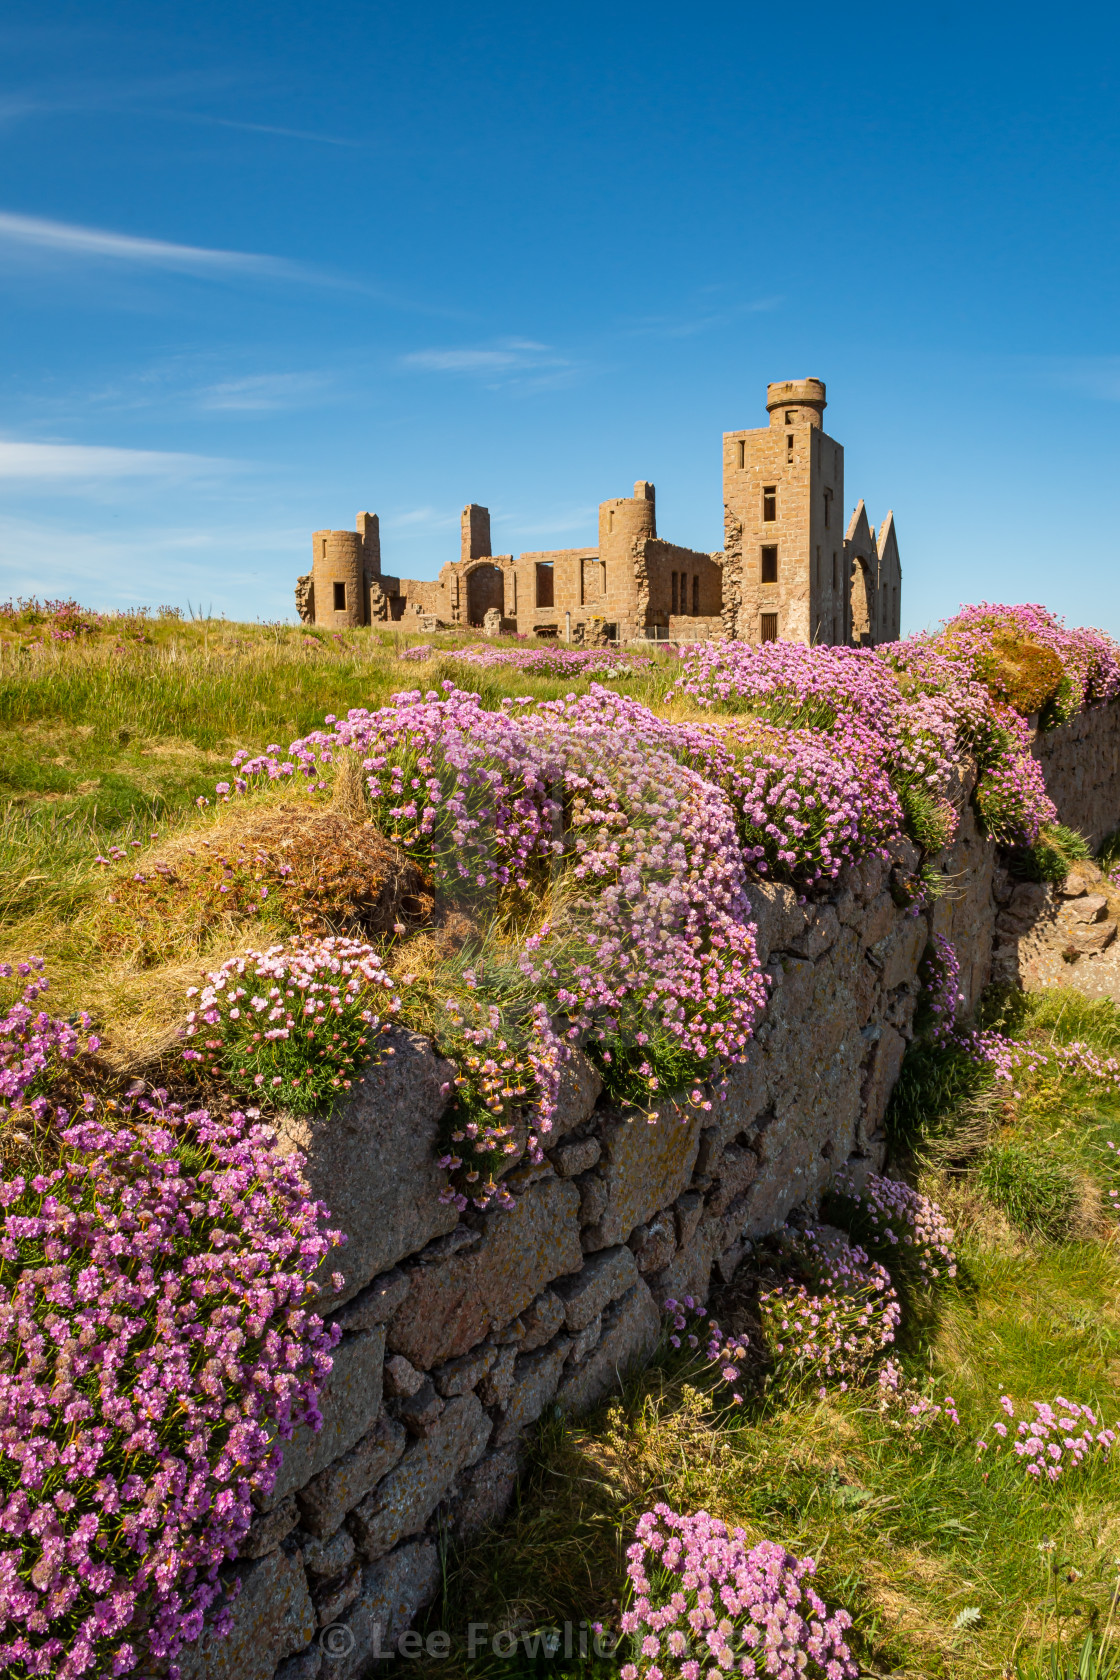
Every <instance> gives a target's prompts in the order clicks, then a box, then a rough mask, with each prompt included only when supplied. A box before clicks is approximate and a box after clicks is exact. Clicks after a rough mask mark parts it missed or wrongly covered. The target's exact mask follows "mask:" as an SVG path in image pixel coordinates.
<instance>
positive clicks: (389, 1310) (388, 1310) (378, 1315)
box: [330, 1266, 408, 1331]
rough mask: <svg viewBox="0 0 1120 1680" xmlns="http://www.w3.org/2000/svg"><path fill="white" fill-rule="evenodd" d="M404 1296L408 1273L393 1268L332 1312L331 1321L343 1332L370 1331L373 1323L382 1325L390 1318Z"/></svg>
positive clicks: (398, 1268)
mask: <svg viewBox="0 0 1120 1680" xmlns="http://www.w3.org/2000/svg"><path fill="white" fill-rule="evenodd" d="M407 1294H408V1274H407V1272H402V1271H401V1269H400V1267H399V1266H394V1267H393V1270H392V1271H391V1272H382V1274H381V1276H380V1277H375V1278H374V1280H373V1282H372V1283H371V1284H368V1285H367V1286H366V1288H365V1289H363V1290H361V1291H360V1292H359V1293H358V1294H357V1295H355V1296H354V1298H353V1300H351V1301H347V1303H346V1305H345V1306H344V1307H340V1308H339V1310H338V1312H336V1313H332V1314H331V1319H330V1321H331V1323H332V1324H337V1325H338V1326H339V1328H340V1329H341V1330H343V1331H350V1330H372V1329H373V1327H374V1325H375V1324H385V1323H387V1322H388V1320H389V1319H390V1318H392V1316H393V1314H394V1313H395V1312H396V1310H397V1308H398V1307H399V1306H400V1304H401V1302H402V1301H403V1300H404V1298H405V1296H406V1295H407Z"/></svg>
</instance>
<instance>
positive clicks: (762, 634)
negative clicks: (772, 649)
mask: <svg viewBox="0 0 1120 1680" xmlns="http://www.w3.org/2000/svg"><path fill="white" fill-rule="evenodd" d="M758 622H759V634H758V639H759V641H760V642H776V641H777V639H778V615H777V613H762V614H761V615H760V617H759V621H758Z"/></svg>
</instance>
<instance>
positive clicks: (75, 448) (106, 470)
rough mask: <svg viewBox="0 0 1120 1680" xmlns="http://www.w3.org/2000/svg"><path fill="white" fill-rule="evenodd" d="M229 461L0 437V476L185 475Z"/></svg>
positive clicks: (29, 478)
mask: <svg viewBox="0 0 1120 1680" xmlns="http://www.w3.org/2000/svg"><path fill="white" fill-rule="evenodd" d="M233 465H234V463H233V462H230V461H223V460H218V459H215V458H214V457H211V456H207V455H186V454H176V453H174V452H171V451H165V450H157V449H109V448H103V447H100V446H98V445H93V444H84V443H21V442H15V441H7V442H5V441H4V440H3V439H0V480H9V481H11V480H23V481H25V482H28V481H40V482H41V481H43V480H51V481H54V482H58V481H60V480H63V481H65V480H73V481H79V480H85V481H87V482H88V481H94V480H104V479H120V478H152V477H157V478H180V479H181V478H189V477H194V476H196V475H199V474H208V473H213V472H215V471H218V470H227V469H229V468H230V467H232V466H233Z"/></svg>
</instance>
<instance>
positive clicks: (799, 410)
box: [766, 379, 827, 426]
mask: <svg viewBox="0 0 1120 1680" xmlns="http://www.w3.org/2000/svg"><path fill="white" fill-rule="evenodd" d="M826 407H827V404H826V402H825V395H824V380H823V379H783V380H776V381H775V382H774V383H773V384H772V385H767V387H766V409H767V412H768V413H769V415H770V424H771V425H772V426H798V425H804V424H805V422H806V421H808V423H809V425H810V426H823V424H824V411H825V408H826Z"/></svg>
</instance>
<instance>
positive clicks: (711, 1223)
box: [647, 1219, 720, 1307]
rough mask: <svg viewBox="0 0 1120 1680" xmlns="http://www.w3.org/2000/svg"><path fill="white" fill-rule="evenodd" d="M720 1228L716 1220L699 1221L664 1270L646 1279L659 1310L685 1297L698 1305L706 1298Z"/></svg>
mask: <svg viewBox="0 0 1120 1680" xmlns="http://www.w3.org/2000/svg"><path fill="white" fill-rule="evenodd" d="M719 1228H720V1227H719V1221H718V1220H706V1219H702V1220H701V1221H700V1223H699V1224H698V1225H697V1227H696V1230H695V1231H694V1232H693V1233H692V1235H691V1237H689V1238H688V1239H687V1241H686V1242H683V1243H682V1244H681V1246H680V1248H678V1250H677V1252H676V1254H674V1256H673V1258H672V1260H671V1261H670V1262H669V1264H668V1265H667V1266H666V1267H665V1268H664V1270H662V1271H660V1272H655V1273H654V1274H653V1276H652V1277H650V1278H648V1279H647V1282H648V1283H649V1286H650V1289H651V1291H652V1293H653V1298H654V1300H655V1302H656V1303H657V1305H658V1306H659V1307H660V1306H664V1304H665V1302H666V1301H683V1300H684V1299H685V1297H686V1296H690V1297H691V1298H692V1300H694V1301H698V1302H701V1303H702V1302H704V1301H706V1300H707V1299H708V1290H709V1288H710V1286H711V1276H712V1260H713V1257H714V1253H715V1246H716V1241H717V1237H718V1232H719Z"/></svg>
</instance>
